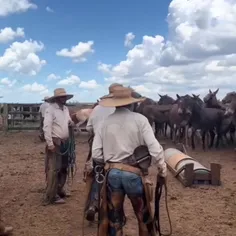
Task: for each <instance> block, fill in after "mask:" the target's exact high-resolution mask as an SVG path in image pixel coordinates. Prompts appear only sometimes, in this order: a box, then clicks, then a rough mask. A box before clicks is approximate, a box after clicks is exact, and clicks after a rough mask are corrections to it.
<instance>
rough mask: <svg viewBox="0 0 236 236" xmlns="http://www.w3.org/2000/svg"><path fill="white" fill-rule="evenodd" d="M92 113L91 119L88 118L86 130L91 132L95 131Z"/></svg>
mask: <svg viewBox="0 0 236 236" xmlns="http://www.w3.org/2000/svg"><path fill="white" fill-rule="evenodd" d="M92 119H93V118H92V114H91V115H90V117H89V119H88V122H87V125H86V130H87V131H88V132H89V133H91V132H93V125H92Z"/></svg>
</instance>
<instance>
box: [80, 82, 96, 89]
mask: <svg viewBox="0 0 236 236" xmlns="http://www.w3.org/2000/svg"><path fill="white" fill-rule="evenodd" d="M79 87H80V88H84V89H96V88H98V87H99V84H98V83H97V81H96V80H89V81H81V83H80V85H79Z"/></svg>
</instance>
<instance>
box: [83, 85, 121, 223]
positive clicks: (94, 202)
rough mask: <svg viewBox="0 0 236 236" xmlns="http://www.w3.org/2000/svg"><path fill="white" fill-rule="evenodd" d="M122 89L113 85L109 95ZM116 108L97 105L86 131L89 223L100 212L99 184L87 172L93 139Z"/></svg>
mask: <svg viewBox="0 0 236 236" xmlns="http://www.w3.org/2000/svg"><path fill="white" fill-rule="evenodd" d="M116 87H122V84H119V83H113V84H111V85H110V86H109V88H108V90H109V95H110V94H112V93H113V90H114V88H116ZM107 97H108V96H107V95H105V96H103V97H101V98H100V99H101V100H103V99H106V98H107ZM114 111H115V107H103V106H101V105H99V104H98V105H97V106H96V107H95V108H94V109H93V111H92V113H91V114H90V116H89V119H88V122H87V126H86V129H87V131H88V132H89V134H90V137H89V155H88V158H87V162H86V164H85V171H84V173H85V175H86V179H85V181H86V188H87V195H88V196H87V202H86V204H85V216H86V219H87V220H88V221H94V217H95V214H96V212H97V210H98V189H99V186H98V183H97V182H96V181H95V179H94V174H93V173H91V172H90V173H89V169H88V170H87V169H86V167H87V166H90V165H91V161H92V160H91V154H92V144H93V137H94V134H96V133H97V130H98V129H99V128H100V127H101V125H102V124H103V122H104V120H106V118H107V117H108V116H109V115H111V114H112V113H114Z"/></svg>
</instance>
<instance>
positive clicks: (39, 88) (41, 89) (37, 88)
mask: <svg viewBox="0 0 236 236" xmlns="http://www.w3.org/2000/svg"><path fill="white" fill-rule="evenodd" d="M22 89H23V90H24V91H26V92H29V93H40V94H46V93H48V92H49V91H48V89H47V87H46V86H45V85H43V84H38V83H37V82H34V83H33V84H26V85H24V86H23V87H22Z"/></svg>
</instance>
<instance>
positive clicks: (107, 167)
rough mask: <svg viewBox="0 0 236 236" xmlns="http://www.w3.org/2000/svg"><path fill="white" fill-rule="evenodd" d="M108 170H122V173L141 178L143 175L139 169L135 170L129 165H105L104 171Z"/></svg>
mask: <svg viewBox="0 0 236 236" xmlns="http://www.w3.org/2000/svg"><path fill="white" fill-rule="evenodd" d="M109 169H118V170H124V171H128V172H132V173H134V174H137V175H139V176H143V173H142V171H141V170H140V169H139V168H136V167H133V166H130V165H126V164H123V163H106V165H105V170H106V171H107V170H109Z"/></svg>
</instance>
